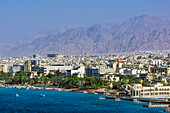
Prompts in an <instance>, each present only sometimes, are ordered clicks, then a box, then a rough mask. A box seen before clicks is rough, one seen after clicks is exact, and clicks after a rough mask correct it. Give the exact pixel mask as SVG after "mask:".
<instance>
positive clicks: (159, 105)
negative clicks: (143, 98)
mask: <svg viewBox="0 0 170 113" xmlns="http://www.w3.org/2000/svg"><path fill="white" fill-rule="evenodd" d="M143 107H149V108H151V107H169V105H168V104H158V105H153V104H151V102H149V104H148V105H143Z"/></svg>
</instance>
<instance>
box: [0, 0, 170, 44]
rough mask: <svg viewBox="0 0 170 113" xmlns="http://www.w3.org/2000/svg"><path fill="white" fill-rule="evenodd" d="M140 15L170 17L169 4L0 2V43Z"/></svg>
mask: <svg viewBox="0 0 170 113" xmlns="http://www.w3.org/2000/svg"><path fill="white" fill-rule="evenodd" d="M140 15H149V16H167V17H170V0H0V43H5V42H12V41H15V40H19V39H22V38H25V37H27V36H31V35H33V34H35V33H37V32H39V31H41V30H44V29H51V28H56V27H59V26H64V25H71V26H82V27H85V26H91V25H93V24H96V23H110V22H123V21H125V20H127V19H129V18H131V17H134V16H140Z"/></svg>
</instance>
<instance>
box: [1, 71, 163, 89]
mask: <svg viewBox="0 0 170 113" xmlns="http://www.w3.org/2000/svg"><path fill="white" fill-rule="evenodd" d="M119 77H120V80H119V81H118V82H114V81H113V82H109V81H104V80H102V79H101V78H100V77H84V78H78V77H67V76H56V75H54V74H51V73H49V74H48V75H46V76H45V75H44V74H43V75H42V76H41V77H35V78H30V77H28V75H27V73H26V72H24V71H18V72H16V73H15V75H14V76H13V73H10V72H8V73H4V72H0V81H1V82H2V81H4V82H5V83H6V84H25V83H27V84H31V85H39V86H57V87H65V88H95V89H96V88H102V87H106V88H109V86H110V84H111V83H112V85H113V88H114V89H121V87H122V86H123V85H125V84H132V83H142V84H143V85H149V82H148V81H147V80H144V81H143V80H142V79H141V78H139V77H133V76H130V75H126V76H125V75H120V76H119ZM155 82H162V80H161V79H158V80H155V81H153V83H155Z"/></svg>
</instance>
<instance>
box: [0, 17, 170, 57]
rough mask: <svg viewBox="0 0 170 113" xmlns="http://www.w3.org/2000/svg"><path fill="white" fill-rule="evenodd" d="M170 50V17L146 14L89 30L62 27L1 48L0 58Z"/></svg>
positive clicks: (98, 25) (95, 26) (0, 46)
mask: <svg viewBox="0 0 170 113" xmlns="http://www.w3.org/2000/svg"><path fill="white" fill-rule="evenodd" d="M145 50H146V51H147V50H149V51H150V50H151V51H152V50H170V18H169V17H149V16H146V15H143V16H139V17H134V18H131V19H129V20H127V21H125V22H123V23H109V24H95V25H93V26H91V27H88V28H83V27H71V26H65V27H59V28H56V29H53V30H50V31H44V32H41V33H38V34H37V35H35V36H32V37H29V38H26V39H25V40H21V41H17V42H13V43H10V44H3V45H2V44H1V45H0V51H1V52H0V57H7V56H30V55H33V54H40V55H44V56H46V54H49V53H56V54H64V55H82V54H83V53H84V52H86V53H87V54H113V53H118V52H134V51H145Z"/></svg>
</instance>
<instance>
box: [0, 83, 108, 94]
mask: <svg viewBox="0 0 170 113" xmlns="http://www.w3.org/2000/svg"><path fill="white" fill-rule="evenodd" d="M0 87H3V88H18V89H20V88H23V89H27V90H29V89H44V90H56V91H67V92H77V93H88V94H101V95H103V96H107V95H105V93H108V92H106V91H104V90H103V89H102V90H101V89H79V88H70V89H66V88H58V87H56V86H53V87H47V86H33V85H17V84H14V85H7V84H5V85H4V84H0Z"/></svg>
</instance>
